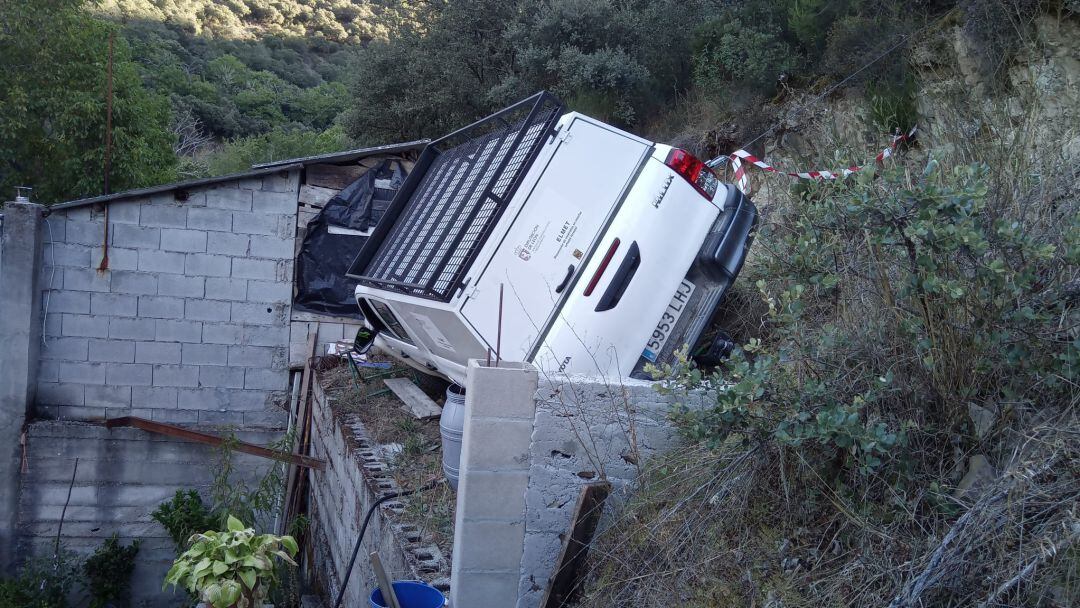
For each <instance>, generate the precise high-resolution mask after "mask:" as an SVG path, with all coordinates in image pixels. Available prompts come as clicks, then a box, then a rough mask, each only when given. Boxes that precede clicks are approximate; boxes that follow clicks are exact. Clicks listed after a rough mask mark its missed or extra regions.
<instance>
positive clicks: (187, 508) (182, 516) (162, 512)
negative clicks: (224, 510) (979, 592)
mask: <svg viewBox="0 0 1080 608" xmlns="http://www.w3.org/2000/svg"><path fill="white" fill-rule="evenodd" d="M150 517H152V518H153V520H154V521H156V522H158V523H159V524H161V525H162V526H164V527H165V530H166V531H167V532H168V533H169V538H171V539H172V541H173V544H174V545H176V550H177V551H183V550H184V549H187V546H188V539H190V538H191V536H192V535H193V534H196V533H198V532H205V531H207V530H213V529H214V528H216V527H217V526H218V522H219V521H220V520H221V518H220V517H219V516H217V515H214V514H213V513H211V511H210V510H209V509H207V508H206V505H205V504H204V503H203V500H202V497H201V496H199V493H198V492H196V491H195V490H188V491H186V492H185V491H184V490H177V491H176V494H175V495H174V496H173V497H172V499H171V500H168V501H166V502H163V503H161V504H160V505H158V508H157V509H155V510H154V512H153V513H152V514H151V515H150Z"/></svg>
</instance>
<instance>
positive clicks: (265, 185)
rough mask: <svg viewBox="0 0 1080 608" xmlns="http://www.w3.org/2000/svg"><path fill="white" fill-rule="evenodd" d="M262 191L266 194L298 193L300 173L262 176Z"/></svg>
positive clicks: (287, 172)
mask: <svg viewBox="0 0 1080 608" xmlns="http://www.w3.org/2000/svg"><path fill="white" fill-rule="evenodd" d="M262 189H263V190H265V191H268V192H298V191H299V190H300V172H299V171H296V170H293V171H279V172H277V173H274V174H272V175H264V176H263V178H262Z"/></svg>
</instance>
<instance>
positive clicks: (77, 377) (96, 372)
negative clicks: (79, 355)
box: [60, 361, 105, 384]
mask: <svg viewBox="0 0 1080 608" xmlns="http://www.w3.org/2000/svg"><path fill="white" fill-rule="evenodd" d="M60 382H72V383H78V384H105V364H104V363H89V362H83V361H72V362H70V363H65V364H64V365H61V366H60Z"/></svg>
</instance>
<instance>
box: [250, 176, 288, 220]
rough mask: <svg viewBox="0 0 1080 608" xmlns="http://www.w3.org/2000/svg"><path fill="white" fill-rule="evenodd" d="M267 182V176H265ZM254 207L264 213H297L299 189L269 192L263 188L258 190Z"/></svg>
mask: <svg viewBox="0 0 1080 608" xmlns="http://www.w3.org/2000/svg"><path fill="white" fill-rule="evenodd" d="M263 183H264V184H265V183H266V181H265V178H263ZM254 194H255V200H254V201H253V203H252V209H253V210H255V211H261V212H263V213H280V214H283V215H286V214H290V213H293V214H294V213H296V206H297V202H298V201H297V194H298V192H297V191H292V192H288V191H286V192H268V191H266V190H263V191H261V192H256V193H254Z"/></svg>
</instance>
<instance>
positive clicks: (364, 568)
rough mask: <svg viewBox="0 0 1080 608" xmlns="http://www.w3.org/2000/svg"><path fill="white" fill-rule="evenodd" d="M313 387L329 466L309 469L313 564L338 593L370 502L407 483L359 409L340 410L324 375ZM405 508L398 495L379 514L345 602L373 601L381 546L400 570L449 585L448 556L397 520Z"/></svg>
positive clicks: (318, 438) (317, 442) (388, 562)
mask: <svg viewBox="0 0 1080 608" xmlns="http://www.w3.org/2000/svg"><path fill="white" fill-rule="evenodd" d="M313 392H314V401H313V403H314V406H313V407H314V410H313V415H312V429H313V432H312V452H311V453H312V455H313V456H315V457H317V458H322V459H324V460H326V469H325V470H323V471H311V472H310V473H309V480H310V482H311V492H310V503H309V516H310V518H311V528H310V534H311V541H312V543H311V546H312V554H313V556H314V564H313V565H314V568H313V570H314V571H315V572H316V576H317V577H318V579H319V580H318V582H319V583H320V584H321V586H322V588H323V589H324V590H325V591H326V592H327V594H328V595H329V596H330V599H331V600H332V599H334V598H336V597H337V594H338V592H339V591H340V589H341V583H342V581H343V580H344V578H345V570H346V568H347V567H348V563H349V557H350V556H351V553H352V550H353V545H354V543H355V542H356V538H357V536H358V535H359V534H360V526H361V524H362V523H363V520H364V516H365V515H366V514H367V511H368V509H369V508H371V505H372V504H374V503H375V501H376V500H377V499H378V498H379V497H381V496H384V495H385V494H386V493H388V492H395V491H400V489H401V488H400V487H399V486H398V485H397V483H396V482H395V481H394V480H393V478H392V477H391V476H390V475H389V474H388V473H386V472H385V471H387V469H388V468H389V467H388V465H387V464H386V462H385V458H387V457H388V455H387V454H386V453H385V451H384V450H383V449H382V446H378V445H375V444H374V443H372V442H371V440H370V439H369V436H368V435H367V433H366V431H365V430H364V427H363V424H362V423H361V422H360V420H359V419H358V418H357V417H356V416H355V415H354V414H341V415H340V416H335V415H334V412H333V411H332V409H331V405H330V401H329V400H328V398H327V395H326V393H325V392H324V391H323V390H322V385H321V384H320V383H318V382H316V383H315V385H314V387H313ZM403 509H404V505H403V504H402V503H400V502H396V501H392V500H391V501H387V502H385V503H383V505H382V506H381V507H380V508H379V510H378V511H376V513H375V514H374V515H373V516H372V518H371V523H370V524H369V525H368V530H367V532H366V534H365V536H364V544H363V545H362V547H361V549H360V553H359V555H358V557H357V559H356V564H354V566H353V570H352V576H351V577H350V579H349V584H348V587H347V589H346V592H345V596H344V602H343V605H345V606H366V605H367V604H368V599H367V598H368V596H369V595H370V593H371V591H372V590H373V589H375V587H378V583H377V582H375V576H374V574H373V573H372V571H371V566H370V562H369V561H368V555H370V554H371V552H372V551H376V550H378V552H379V556H380V557H381V558H382V559H383V562H384V564H385V566H386V569H387V572H388V573H389V574H390V575H391V576H392V577H393V578H395V579H397V580H403V579H413V580H417V579H422V580H426V581H428V582H430V583H432V584H433V585H435V586H436V587H440V588H442V589H444V590H445V589H447V588H448V586H449V580H448V577H447V572H448V570H449V566H450V565H449V561H448V560H447V559H445V558H444V556H443V554H442V552H441V551H440V550H439V548H438V547H437V546H435V545H434V544H431V543H425V542H424V538H423V536H422V535H421V533H420V532H419V531H418V530H417V529H416V528H414V527H412V526H408V525H402V524H399V523H395V521H394V520H395V514H396V513H400V512H401V511H402V510H403Z"/></svg>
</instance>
